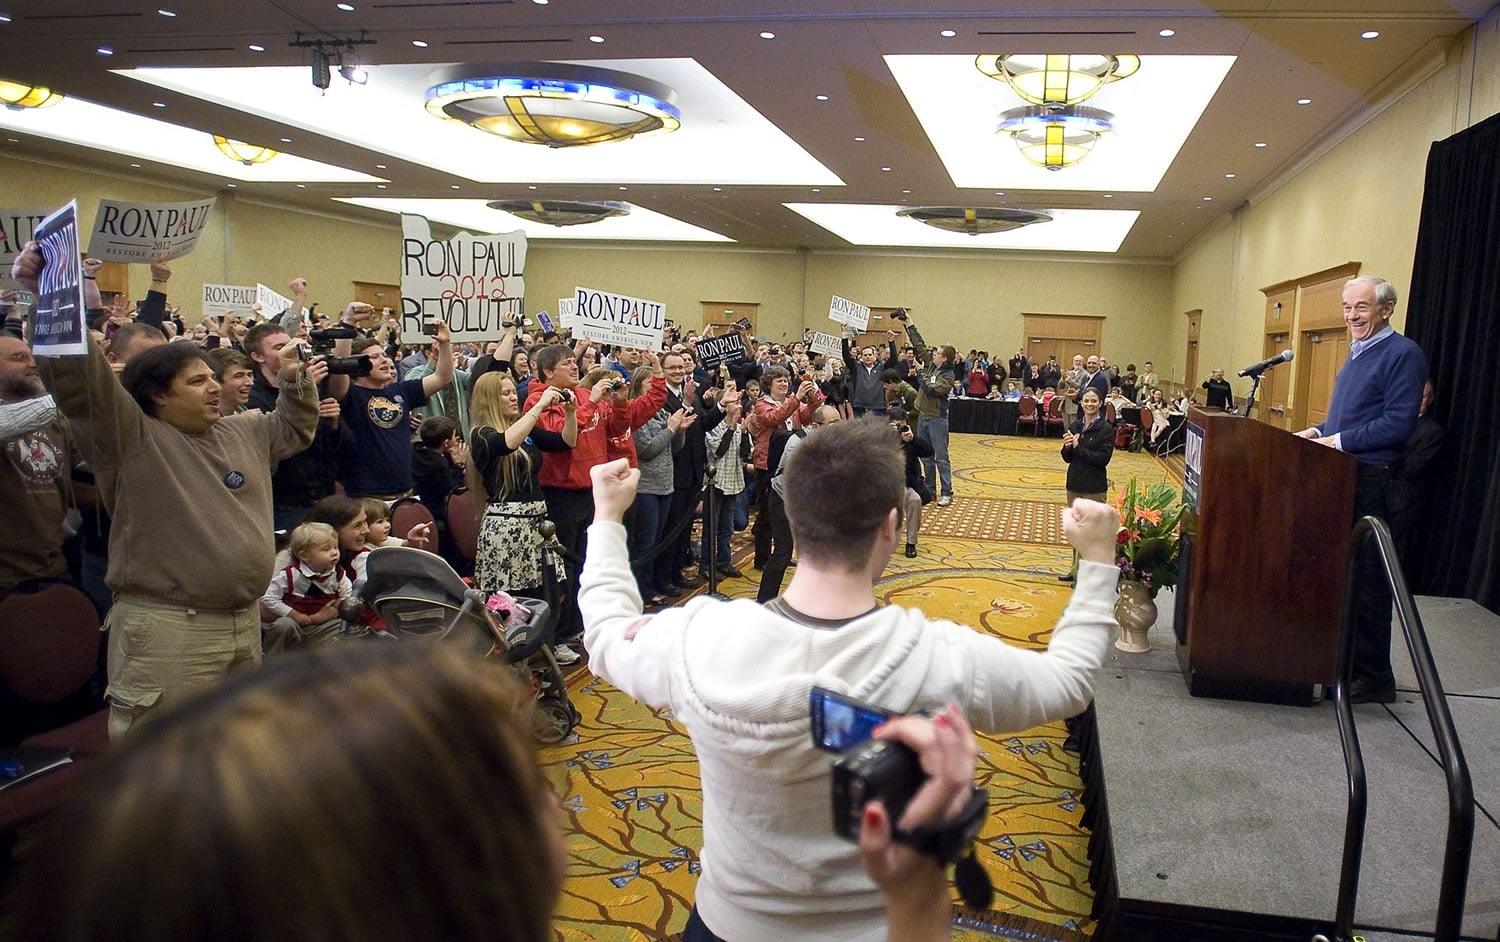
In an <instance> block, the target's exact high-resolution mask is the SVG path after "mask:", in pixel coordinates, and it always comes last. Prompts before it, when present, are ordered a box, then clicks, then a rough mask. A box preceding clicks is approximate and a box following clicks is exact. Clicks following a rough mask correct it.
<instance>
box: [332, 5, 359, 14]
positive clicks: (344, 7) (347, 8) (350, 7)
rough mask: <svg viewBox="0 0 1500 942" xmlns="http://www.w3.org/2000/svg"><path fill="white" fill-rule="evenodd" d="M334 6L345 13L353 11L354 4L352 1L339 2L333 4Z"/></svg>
mask: <svg viewBox="0 0 1500 942" xmlns="http://www.w3.org/2000/svg"><path fill="white" fill-rule="evenodd" d="M335 6H337V7H338V8H339V9H340V10H343V11H344V12H345V13H353V12H354V4H352V3H339V4H335Z"/></svg>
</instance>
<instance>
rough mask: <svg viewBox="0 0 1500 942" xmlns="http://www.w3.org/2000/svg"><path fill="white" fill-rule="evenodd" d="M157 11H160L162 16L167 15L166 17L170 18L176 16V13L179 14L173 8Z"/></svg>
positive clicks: (158, 11)
mask: <svg viewBox="0 0 1500 942" xmlns="http://www.w3.org/2000/svg"><path fill="white" fill-rule="evenodd" d="M156 12H157V13H158V14H160V15H162V16H165V17H168V18H170V17H174V16H176V15H177V14H176V13H174V12H173V11H171V10H157V11H156Z"/></svg>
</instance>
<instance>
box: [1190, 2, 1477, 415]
mask: <svg viewBox="0 0 1500 942" xmlns="http://www.w3.org/2000/svg"><path fill="white" fill-rule="evenodd" d="M1471 87H1472V89H1473V94H1472V96H1471V94H1470V89H1471ZM1496 113H1500V10H1497V11H1495V12H1491V13H1490V15H1489V16H1488V17H1487V18H1486V19H1485V20H1484V21H1483V22H1482V23H1481V24H1480V25H1479V26H1478V27H1476V28H1475V29H1474V30H1472V31H1470V32H1469V33H1467V34H1465V35H1464V36H1463V37H1462V38H1461V39H1460V40H1459V41H1458V42H1457V43H1456V44H1455V46H1454V47H1453V49H1452V51H1451V52H1450V55H1449V62H1448V64H1447V65H1446V66H1444V67H1443V68H1442V69H1441V70H1439V71H1438V72H1437V73H1436V74H1434V75H1433V76H1432V77H1431V78H1429V79H1427V80H1426V81H1424V82H1422V83H1421V84H1420V85H1418V86H1416V87H1415V88H1413V89H1412V90H1411V91H1409V92H1408V93H1407V94H1406V95H1405V96H1404V97H1402V98H1401V99H1400V100H1399V101H1397V102H1396V103H1395V104H1393V105H1391V106H1390V107H1389V108H1387V109H1386V110H1385V111H1383V112H1381V113H1380V114H1379V115H1377V116H1376V117H1375V118H1374V119H1373V120H1371V121H1370V122H1369V123H1367V124H1365V125H1364V126H1363V127H1361V128H1359V129H1358V130H1357V131H1355V132H1354V133H1352V134H1350V135H1349V136H1348V137H1347V138H1345V139H1344V140H1342V141H1341V142H1339V143H1338V144H1337V145H1336V146H1335V147H1333V148H1332V149H1331V150H1330V151H1329V152H1328V153H1326V154H1324V155H1323V156H1322V157H1320V158H1319V159H1318V160H1316V161H1315V162H1314V163H1312V164H1311V165H1310V166H1308V167H1307V168H1305V169H1303V170H1302V171H1301V172H1300V173H1298V174H1297V175H1296V176H1294V177H1292V178H1291V179H1290V180H1288V181H1287V182H1286V183H1284V184H1283V185H1282V186H1281V187H1279V188H1278V189H1276V190H1275V191H1274V192H1271V193H1270V194H1268V195H1266V196H1264V197H1263V198H1261V199H1258V200H1256V201H1254V202H1252V203H1250V204H1248V205H1246V206H1243V207H1241V208H1239V209H1238V210H1237V211H1236V212H1235V213H1234V215H1233V216H1232V217H1231V219H1230V220H1229V221H1228V223H1227V225H1223V226H1221V227H1219V228H1217V229H1215V230H1211V231H1210V232H1208V233H1206V234H1204V235H1202V236H1200V237H1199V238H1198V239H1197V240H1195V241H1194V243H1193V244H1192V245H1190V246H1189V247H1188V249H1187V250H1186V251H1185V252H1184V253H1183V254H1182V255H1181V256H1180V257H1179V258H1178V259H1177V265H1176V267H1175V270H1174V278H1173V283H1172V291H1171V294H1172V309H1173V311H1174V312H1181V311H1186V310H1189V309H1192V308H1202V309H1203V322H1202V329H1201V339H1200V343H1199V350H1200V353H1199V358H1198V362H1199V366H1200V371H1202V372H1206V371H1207V370H1209V369H1212V368H1213V367H1214V366H1215V365H1222V366H1224V368H1225V369H1226V370H1229V369H1230V368H1231V367H1233V368H1235V369H1237V368H1238V367H1239V366H1243V365H1245V364H1248V363H1253V362H1255V361H1256V360H1259V359H1260V358H1261V356H1262V343H1263V338H1264V323H1265V296H1264V295H1263V294H1262V293H1261V292H1260V289H1261V288H1263V287H1266V286H1268V285H1272V284H1275V283H1277V282H1281V281H1287V280H1290V279H1293V278H1296V277H1298V276H1301V275H1306V274H1311V273H1313V272H1316V271H1320V270H1323V269H1327V268H1333V267H1335V266H1337V265H1341V264H1343V263H1345V262H1351V261H1353V262H1359V263H1361V264H1362V266H1363V267H1362V269H1361V270H1362V272H1364V273H1366V274H1377V275H1381V276H1383V277H1385V278H1387V279H1389V280H1390V281H1391V282H1392V283H1393V284H1394V285H1395V286H1396V290H1397V293H1398V294H1399V295H1400V296H1401V297H1403V298H1404V297H1405V296H1406V292H1407V289H1408V287H1409V286H1410V284H1411V268H1412V259H1413V256H1414V255H1415V252H1416V240H1417V223H1418V219H1419V216H1420V213H1421V207H1422V188H1423V180H1424V177H1425V172H1426V163H1427V152H1428V150H1429V148H1430V147H1431V145H1432V143H1433V142H1434V141H1438V140H1442V139H1443V138H1446V137H1449V136H1450V135H1452V134H1454V133H1456V132H1457V131H1460V130H1463V129H1464V128H1466V127H1468V126H1470V125H1472V124H1474V123H1477V122H1479V121H1482V120H1484V119H1485V118H1486V117H1489V116H1490V115H1493V114H1496ZM1394 322H1395V324H1396V326H1397V328H1398V329H1399V328H1400V327H1401V326H1402V325H1403V324H1404V323H1405V309H1404V308H1403V307H1400V306H1398V307H1397V313H1396V316H1395V318H1394ZM1169 326H1170V329H1171V339H1170V341H1169V342H1168V346H1169V348H1170V349H1171V351H1172V356H1171V357H1170V358H1169V359H1168V362H1169V363H1170V364H1172V365H1171V367H1169V368H1170V369H1171V370H1172V371H1173V375H1180V374H1181V372H1182V367H1183V357H1184V355H1185V351H1186V343H1187V325H1186V321H1185V319H1181V318H1178V319H1176V320H1174V321H1173V322H1172V323H1171V324H1170V325H1169ZM1293 368H1294V369H1295V364H1294V367H1293ZM1293 388H1295V386H1294V387H1293ZM1236 391H1237V392H1239V393H1241V394H1243V393H1245V392H1248V391H1249V390H1248V382H1247V381H1245V380H1238V381H1237V382H1236Z"/></svg>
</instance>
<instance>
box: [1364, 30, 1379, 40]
mask: <svg viewBox="0 0 1500 942" xmlns="http://www.w3.org/2000/svg"><path fill="white" fill-rule="evenodd" d="M1359 38H1360V39H1379V38H1380V30H1378V29H1367V30H1365V31H1364V32H1363V33H1360V34H1359Z"/></svg>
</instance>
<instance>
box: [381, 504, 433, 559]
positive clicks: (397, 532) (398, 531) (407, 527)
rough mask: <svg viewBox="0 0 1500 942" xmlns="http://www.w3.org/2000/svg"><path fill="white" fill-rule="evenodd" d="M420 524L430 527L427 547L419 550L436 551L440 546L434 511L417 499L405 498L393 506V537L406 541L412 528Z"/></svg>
mask: <svg viewBox="0 0 1500 942" xmlns="http://www.w3.org/2000/svg"><path fill="white" fill-rule="evenodd" d="M419 523H425V524H427V525H428V526H429V529H428V532H427V545H426V546H425V547H418V548H419V549H422V548H425V549H431V550H436V549H437V546H438V529H437V520H436V519H435V518H434V517H433V516H432V511H430V510H428V509H427V505H426V504H423V503H422V502H421V501H420V500H417V499H416V498H415V497H403V498H401V499H400V500H398V501H396V503H395V504H393V505H392V506H391V536H394V537H399V538H400V539H403V540H404V539H406V534H408V533H410V532H411V528H412V527H414V526H416V525H417V524H419Z"/></svg>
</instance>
